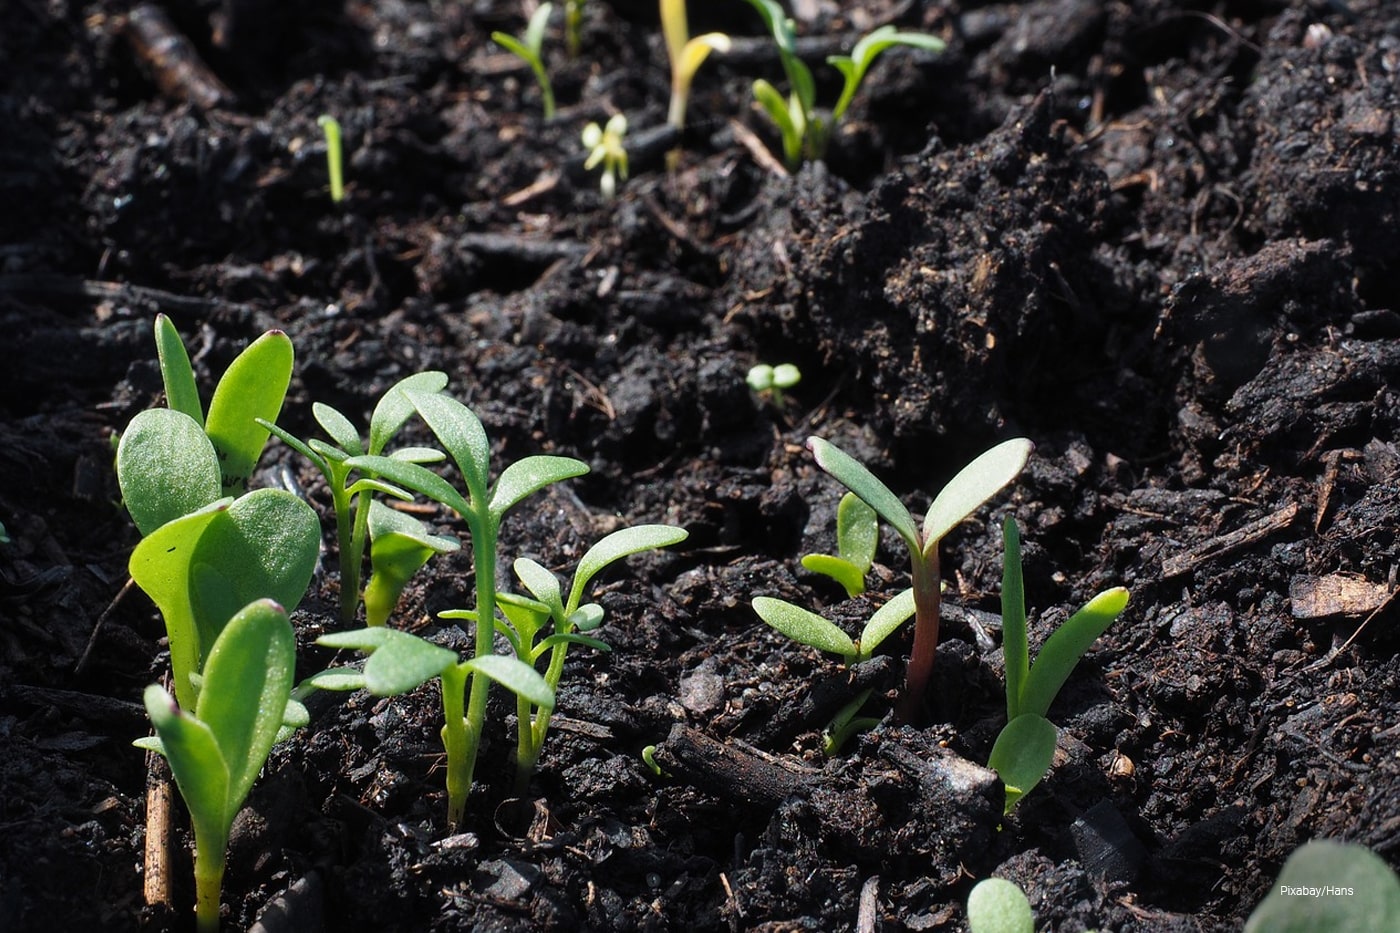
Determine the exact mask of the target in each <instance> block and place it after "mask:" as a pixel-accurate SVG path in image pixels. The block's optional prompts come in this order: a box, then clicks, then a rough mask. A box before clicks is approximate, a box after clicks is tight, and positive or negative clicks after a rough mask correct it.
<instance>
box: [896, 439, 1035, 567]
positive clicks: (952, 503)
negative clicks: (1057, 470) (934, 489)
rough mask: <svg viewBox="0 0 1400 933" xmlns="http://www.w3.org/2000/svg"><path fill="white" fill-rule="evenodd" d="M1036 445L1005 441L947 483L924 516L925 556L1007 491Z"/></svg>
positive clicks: (1024, 441) (964, 468)
mask: <svg viewBox="0 0 1400 933" xmlns="http://www.w3.org/2000/svg"><path fill="white" fill-rule="evenodd" d="M1034 449H1035V446H1034V445H1033V444H1032V443H1031V442H1030V441H1028V440H1026V439H1025V438H1024V437H1017V438H1012V439H1011V440H1009V441H1002V442H1001V443H1000V444H998V445H996V446H995V447H993V448H992V449H991V450H988V451H986V452H985V453H983V454H981V455H980V456H978V457H977V458H976V459H974V460H973V461H972V462H971V463H969V464H968V465H967V466H965V467H963V468H962V469H961V470H959V471H958V474H957V475H956V476H954V477H953V478H952V479H951V480H949V481H948V485H946V486H944V487H943V490H942V491H941V492H940V493H939V494H938V495H937V496H936V497H935V498H934V500H933V505H931V506H929V510H928V515H927V516H925V517H924V538H923V547H924V553H925V554H927V553H928V552H929V551H930V550H931V549H933V548H936V547H938V542H939V541H941V540H942V539H943V536H944V535H946V534H947V533H948V532H949V531H951V530H952V529H953V527H954V526H956V525H958V524H960V523H961V522H962V521H963V520H964V519H965V518H967V517H968V516H969V515H971V514H972V513H973V512H975V511H977V509H978V507H979V506H981V505H982V503H984V502H986V501H987V500H988V499H990V498H991V497H992V496H994V495H996V494H997V493H998V492H1000V491H1001V490H1002V489H1004V488H1005V487H1006V486H1007V484H1008V483H1010V482H1011V481H1012V480H1013V479H1015V478H1016V476H1017V475H1018V474H1019V473H1020V472H1021V470H1022V468H1023V467H1025V465H1026V461H1027V460H1028V459H1030V455H1031V451H1032V450H1034Z"/></svg>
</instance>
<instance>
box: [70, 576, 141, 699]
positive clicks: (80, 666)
mask: <svg viewBox="0 0 1400 933" xmlns="http://www.w3.org/2000/svg"><path fill="white" fill-rule="evenodd" d="M135 585H136V581H135V580H133V579H131V577H127V578H126V583H124V584H123V585H122V588H121V589H120V590H118V591H117V595H116V596H113V597H112V601H111V602H110V603H108V604H107V608H106V609H103V610H102V615H100V616H98V617H97V622H96V624H94V625H93V627H92V634H91V635H89V636H88V640H87V647H85V648H83V656H82V657H80V658H79V659H78V663H77V665H76V666H75V667H74V668H73V675H74V676H75V677H76V676H79V675H81V674H82V673H83V672H84V671H86V670H87V666H88V660H89V659H90V658H91V657H92V649H93V647H94V646H96V644H97V636H98V635H99V634H101V632H102V626H103V625H104V624H105V623H106V621H107V619H108V617H109V616H111V614H112V612H113V611H114V610H115V609H116V608H117V606H118V605H119V604H120V603H121V601H122V600H123V599H125V598H126V594H127V593H129V592H131V588H132V587H133V586H135Z"/></svg>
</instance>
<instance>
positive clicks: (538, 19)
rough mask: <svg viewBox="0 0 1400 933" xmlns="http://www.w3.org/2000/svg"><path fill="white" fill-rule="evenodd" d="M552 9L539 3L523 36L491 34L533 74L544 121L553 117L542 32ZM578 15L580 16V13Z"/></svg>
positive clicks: (551, 95) (551, 96)
mask: <svg viewBox="0 0 1400 933" xmlns="http://www.w3.org/2000/svg"><path fill="white" fill-rule="evenodd" d="M571 2H572V0H571ZM553 9H554V6H553V4H550V3H541V4H540V6H539V9H537V10H535V15H533V16H531V17H530V22H529V24H528V25H527V26H526V27H525V32H524V34H523V35H521V36H520V37H519V38H516V37H515V36H512V35H510V34H509V33H505V32H493V33H491V40H492V41H493V42H495V43H496V44H497V45H499V46H500V47H501V48H503V49H505V50H506V51H508V52H514V53H515V54H516V55H517V56H519V57H520V58H521V59H522V60H523V61H524V62H525V64H527V65H529V66H530V70H531V71H533V72H534V73H535V83H537V84H538V85H539V86H540V97H541V98H542V100H543V106H544V118H545V119H546V120H549V119H552V118H553V117H554V85H553V84H551V83H550V81H549V71H548V70H546V68H545V66H544V30H545V26H546V25H547V24H548V22H549V14H550V13H551V12H552V11H553ZM579 15H582V11H580V13H579ZM566 19H567V17H566ZM571 54H572V53H571Z"/></svg>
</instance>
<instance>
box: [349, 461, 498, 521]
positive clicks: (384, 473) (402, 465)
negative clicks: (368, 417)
mask: <svg viewBox="0 0 1400 933" xmlns="http://www.w3.org/2000/svg"><path fill="white" fill-rule="evenodd" d="M345 466H346V467H347V468H348V469H352V470H360V471H361V472H364V473H369V474H371V475H374V476H379V477H382V478H384V479H387V480H389V481H390V482H392V483H397V484H398V485H400V486H402V487H404V488H405V489H411V490H413V491H414V492H417V493H421V494H423V495H425V496H427V497H428V498H429V499H432V500H433V501H434V502H439V503H441V504H443V505H445V506H447V507H448V508H449V509H452V510H454V511H456V512H457V513H458V514H461V515H466V514H468V513H469V512H471V510H472V507H471V503H469V502H468V501H467V500H466V499H463V498H462V494H461V493H459V492H458V491H457V490H456V489H453V488H452V484H451V483H449V482H448V481H447V480H445V479H443V478H442V477H441V476H438V475H437V474H436V473H434V472H433V471H432V470H429V469H428V468H426V467H422V466H419V465H418V464H416V463H409V462H407V461H404V460H396V459H394V458H393V457H384V456H377V455H374V454H367V455H365V456H363V457H351V458H350V459H349V460H346V461H345Z"/></svg>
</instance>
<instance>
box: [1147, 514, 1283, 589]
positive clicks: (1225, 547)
mask: <svg viewBox="0 0 1400 933" xmlns="http://www.w3.org/2000/svg"><path fill="white" fill-rule="evenodd" d="M1297 515H1298V504H1297V503H1296V502H1295V503H1291V504H1289V505H1286V506H1284V507H1283V508H1281V509H1279V510H1278V511H1277V512H1272V513H1270V514H1268V515H1265V516H1264V517H1263V518H1261V519H1259V520H1257V521H1253V522H1250V523H1249V524H1248V525H1245V526H1244V527H1243V528H1240V529H1237V530H1235V531H1232V532H1229V533H1228V534H1223V535H1218V536H1217V537H1214V538H1211V539H1210V540H1208V541H1202V542H1201V543H1200V544H1197V545H1194V546H1192V547H1189V548H1187V549H1186V550H1185V551H1184V552H1183V553H1181V554H1177V555H1175V556H1173V557H1169V558H1167V559H1166V560H1164V561H1163V562H1162V579H1164V580H1168V579H1171V578H1172V577H1179V576H1181V575H1182V574H1183V573H1190V572H1191V571H1192V570H1194V569H1196V566H1197V565H1198V564H1202V563H1205V562H1206V561H1208V560H1213V559H1214V558H1217V557H1224V556H1225V555H1226V554H1233V553H1234V552H1235V551H1238V550H1241V549H1242V548H1246V547H1248V546H1249V545H1251V544H1254V543H1256V542H1258V541H1262V540H1263V539H1264V538H1267V537H1268V536H1269V535H1271V534H1273V533H1274V532H1276V531H1282V530H1283V529H1284V528H1287V527H1288V526H1289V525H1291V524H1292V523H1293V519H1294V518H1295V517H1296V516H1297Z"/></svg>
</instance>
